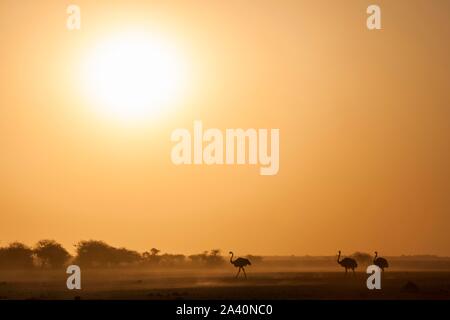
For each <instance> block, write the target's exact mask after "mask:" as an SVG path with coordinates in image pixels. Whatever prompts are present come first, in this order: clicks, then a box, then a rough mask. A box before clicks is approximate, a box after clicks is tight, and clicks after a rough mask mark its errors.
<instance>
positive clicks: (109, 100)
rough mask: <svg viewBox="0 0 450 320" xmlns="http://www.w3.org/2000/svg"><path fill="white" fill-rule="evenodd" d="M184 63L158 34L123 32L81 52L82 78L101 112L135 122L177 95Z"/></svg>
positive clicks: (168, 104) (160, 109)
mask: <svg viewBox="0 0 450 320" xmlns="http://www.w3.org/2000/svg"><path fill="white" fill-rule="evenodd" d="M184 77H185V68H184V65H183V63H182V59H181V58H180V57H179V55H178V50H176V49H175V48H174V47H173V46H172V45H171V44H170V43H169V42H167V41H164V40H163V39H162V38H161V37H158V36H154V35H148V34H140V33H123V34H120V35H116V36H114V37H111V38H109V39H106V40H105V41H102V42H100V43H98V44H97V45H96V47H95V48H94V50H93V52H92V53H91V54H90V55H89V56H88V57H87V59H86V64H85V68H84V70H83V83H84V84H85V86H86V91H87V93H88V97H89V100H90V101H91V103H93V104H94V106H95V109H96V110H98V111H99V112H100V114H101V115H102V116H107V117H112V118H115V119H116V120H119V121H122V122H127V123H130V122H132V123H135V122H137V121H146V120H149V119H151V118H155V117H156V116H158V115H160V114H161V113H162V112H165V111H167V109H168V108H170V107H173V105H174V104H175V103H176V101H177V100H178V99H179V98H180V96H181V91H182V89H183V86H184V80H185V79H184Z"/></svg>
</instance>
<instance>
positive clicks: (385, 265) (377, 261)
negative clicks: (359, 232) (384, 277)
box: [373, 251, 389, 272]
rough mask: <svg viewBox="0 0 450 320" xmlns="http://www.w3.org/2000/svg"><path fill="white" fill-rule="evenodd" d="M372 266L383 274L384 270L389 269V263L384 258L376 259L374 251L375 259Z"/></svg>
mask: <svg viewBox="0 0 450 320" xmlns="http://www.w3.org/2000/svg"><path fill="white" fill-rule="evenodd" d="M373 264H374V265H376V266H377V267H378V268H380V269H381V271H383V272H384V268H389V263H388V262H387V260H386V259H385V258H382V257H378V252H377V251H375V258H373Z"/></svg>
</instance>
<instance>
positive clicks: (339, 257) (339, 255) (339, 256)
mask: <svg viewBox="0 0 450 320" xmlns="http://www.w3.org/2000/svg"><path fill="white" fill-rule="evenodd" d="M339 259H341V253H339V254H338V258H337V262H338V263H341V261H339Z"/></svg>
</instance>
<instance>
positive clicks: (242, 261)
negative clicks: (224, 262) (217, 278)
mask: <svg viewBox="0 0 450 320" xmlns="http://www.w3.org/2000/svg"><path fill="white" fill-rule="evenodd" d="M230 254H231V257H230V263H231V264H232V265H234V266H235V267H236V268H239V270H238V273H237V274H236V278H237V277H238V276H239V273H240V272H241V269H242V271H243V272H244V276H245V279H247V274H246V273H245V269H244V267H245V266H251V265H252V264H251V262H250V260H248V259H245V258H237V259H235V260H233V256H234V253H233V251H230Z"/></svg>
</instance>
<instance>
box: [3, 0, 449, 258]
mask: <svg viewBox="0 0 450 320" xmlns="http://www.w3.org/2000/svg"><path fill="white" fill-rule="evenodd" d="M69 3H76V4H78V5H79V6H80V7H81V13H82V29H81V30H80V31H68V30H67V29H66V27H65V23H66V18H67V14H66V7H67V5H68V4H69ZM377 3H378V4H379V5H380V6H381V9H382V27H383V30H381V31H368V30H367V28H366V22H365V20H366V17H367V15H366V13H365V11H366V8H367V6H368V5H369V4H372V2H371V1H356V0H355V1H345V2H337V1H336V2H333V3H330V1H294V0H292V1H266V0H264V1H258V2H257V3H256V2H248V1H189V2H187V1H96V2H95V4H94V3H93V1H81V0H79V1H78V0H77V1H72V2H65V1H56V0H55V1H44V0H43V1H39V3H38V2H36V1H13V0H2V1H1V3H0V39H1V48H2V50H1V53H0V55H1V59H0V70H1V71H0V154H1V156H0V245H6V244H7V243H8V242H11V241H14V240H19V241H23V242H25V243H27V244H33V243H35V242H36V241H37V240H39V239H42V238H53V239H56V240H58V241H60V242H61V243H63V244H64V245H65V246H66V247H67V248H69V249H72V244H74V243H75V242H76V241H78V240H81V239H101V240H105V241H107V242H108V243H110V244H112V245H117V246H126V247H129V248H132V249H136V250H141V251H144V250H148V249H149V248H151V247H157V248H160V249H162V250H163V251H164V252H180V253H192V252H200V251H203V250H207V249H212V248H222V249H223V250H225V251H228V250H230V249H233V250H234V251H235V252H236V253H239V254H247V253H252V254H278V255H284V254H311V255H316V254H317V255H332V254H335V253H336V252H337V250H339V249H340V250H342V251H343V252H344V253H347V254H348V253H351V252H353V251H356V250H360V251H367V252H373V251H374V250H378V251H379V252H380V253H382V254H383V255H393V254H423V253H430V254H440V255H450V234H449V232H448V230H449V228H450V197H449V195H450V166H449V163H450V148H449V144H450V125H449V124H450V122H449V117H450V109H449V107H450V91H449V90H448V89H449V88H448V87H449V83H450V79H449V78H450V65H449V63H450V62H449V61H450V60H449V58H448V57H449V56H450V42H449V41H448V39H450V17H449V15H450V2H449V1H447V0H442V1H439V0H433V1H406V0H405V1H400V0H399V1H377ZM127 28H133V29H135V30H136V29H137V30H145V31H147V32H157V33H158V34H161V35H163V37H165V38H166V39H168V41H171V42H173V43H174V45H175V46H176V48H177V50H179V54H180V55H181V56H183V57H184V59H185V61H187V62H188V65H189V72H188V76H189V78H188V79H189V81H188V82H189V84H188V88H187V90H186V92H185V94H184V95H183V99H181V100H182V101H178V102H177V105H176V106H172V110H171V112H168V113H167V115H166V116H164V117H162V118H158V119H150V118H149V119H147V120H146V121H144V123H141V124H139V125H137V126H135V127H129V126H122V125H120V124H118V123H115V122H114V121H111V119H109V118H108V117H106V116H105V117H102V116H101V115H98V114H95V113H93V112H92V108H93V106H92V101H89V99H86V97H84V96H83V94H82V92H81V89H80V88H81V87H82V83H80V82H82V80H81V79H80V77H79V70H80V66H81V65H82V63H83V59H85V57H86V54H88V52H89V51H90V50H91V48H92V47H94V46H95V44H96V43H98V42H99V41H102V39H104V38H106V37H109V36H111V35H114V33H117V32H119V31H120V30H123V29H127ZM194 120H201V121H203V124H204V126H205V127H207V128H210V127H215V128H220V129H223V130H224V129H226V128H239V127H240V128H279V129H280V145H281V147H280V148H281V149H280V171H279V173H278V175H275V176H261V175H259V173H258V170H259V168H258V167H255V166H174V165H173V164H172V162H171V161H170V152H171V148H172V146H173V143H172V142H171V141H170V134H171V132H172V131H173V130H174V129H176V128H179V127H185V128H189V129H191V128H192V125H193V121H194Z"/></svg>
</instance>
